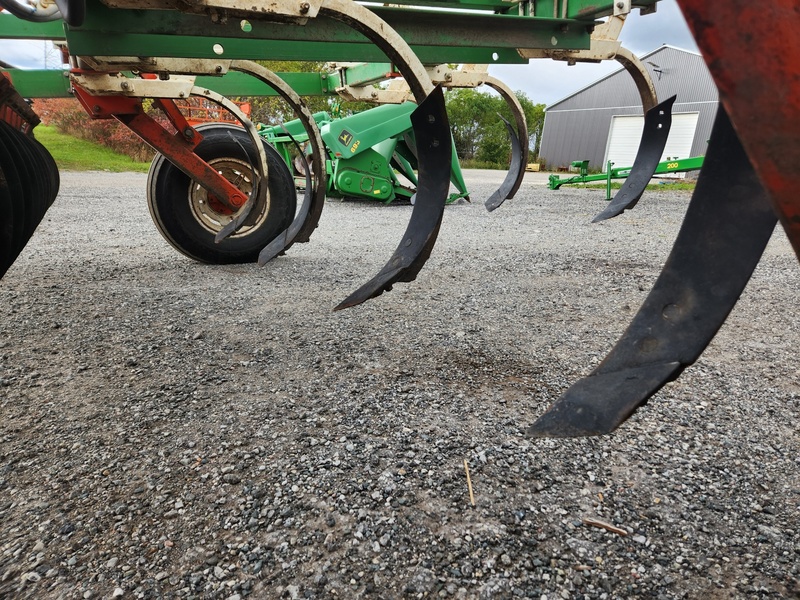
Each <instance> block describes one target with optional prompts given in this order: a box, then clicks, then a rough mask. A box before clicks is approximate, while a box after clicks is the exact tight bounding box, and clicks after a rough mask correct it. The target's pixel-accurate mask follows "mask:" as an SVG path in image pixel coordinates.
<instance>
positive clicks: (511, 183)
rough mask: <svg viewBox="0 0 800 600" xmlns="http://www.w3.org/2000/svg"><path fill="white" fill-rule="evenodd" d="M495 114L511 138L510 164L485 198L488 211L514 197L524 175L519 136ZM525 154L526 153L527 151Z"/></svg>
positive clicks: (505, 121) (509, 124)
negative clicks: (495, 188) (500, 181)
mask: <svg viewBox="0 0 800 600" xmlns="http://www.w3.org/2000/svg"><path fill="white" fill-rule="evenodd" d="M497 116H498V117H500V118H501V119H503V123H505V124H506V129H508V137H509V139H510V140H511V165H509V167H508V173H507V174H506V178H505V179H504V180H503V183H502V184H501V185H500V187H499V188H497V190H495V192H494V193H493V194H492V195H491V196H489V197H488V198H487V199H486V202H485V203H484V206H486V210H488V211H489V212H492V211H493V210H494V209H496V208H498V207H500V205H501V204H503V202H505V201H506V200H507V199H508V198H513V197H514V194H515V193H516V192H517V190H518V189H519V186H520V184H521V183H522V178H523V177H524V175H525V162H524V161H523V158H522V144H521V143H520V139H519V137H517V132H516V131H514V128H513V127H512V126H511V123H509V122H508V121H507V120H506V119H504V118H503V117H502V116H501V115H497ZM525 154H527V152H526V153H525Z"/></svg>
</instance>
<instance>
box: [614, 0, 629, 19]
mask: <svg viewBox="0 0 800 600" xmlns="http://www.w3.org/2000/svg"><path fill="white" fill-rule="evenodd" d="M629 12H631V0H614V16H615V17H618V16H620V15H627V14H628V13H629Z"/></svg>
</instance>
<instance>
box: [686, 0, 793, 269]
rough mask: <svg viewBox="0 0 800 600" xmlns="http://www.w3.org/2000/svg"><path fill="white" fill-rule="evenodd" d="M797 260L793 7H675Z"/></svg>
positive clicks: (689, 1) (713, 1)
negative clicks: (682, 15)
mask: <svg viewBox="0 0 800 600" xmlns="http://www.w3.org/2000/svg"><path fill="white" fill-rule="evenodd" d="M678 4H679V5H680V7H681V9H682V10H683V14H684V16H685V17H686V21H687V22H688V24H689V27H690V28H691V29H692V32H693V33H694V37H695V40H697V44H698V46H700V50H701V52H702V54H703V57H704V58H705V61H706V63H707V64H708V68H709V69H710V71H711V74H712V76H713V77H714V81H715V82H716V84H717V87H718V88H719V93H720V99H721V101H722V102H723V104H724V105H725V108H726V109H727V111H728V114H729V115H730V117H731V121H732V122H733V124H734V126H735V128H736V131H737V133H738V134H739V138H740V139H741V140H742V144H743V145H744V148H745V150H746V151H747V154H748V156H749V157H750V160H751V162H752V163H753V166H754V167H755V169H756V172H757V173H758V175H759V178H760V179H761V183H762V184H763V185H764V187H765V188H766V189H767V191H768V192H769V195H770V197H771V200H772V203H773V206H774V208H775V211H776V212H777V214H778V216H779V218H780V220H781V223H782V225H783V227H784V229H785V230H786V234H787V236H788V237H789V240H790V241H791V243H792V245H793V246H794V249H795V253H796V254H797V256H798V258H799V259H800V193H798V192H797V182H798V176H799V175H800V33H799V32H800V9H798V0H772V1H771V2H752V1H751V0H678Z"/></svg>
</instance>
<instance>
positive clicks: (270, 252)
mask: <svg viewBox="0 0 800 600" xmlns="http://www.w3.org/2000/svg"><path fill="white" fill-rule="evenodd" d="M283 131H284V133H285V134H286V135H288V136H289V139H290V140H292V143H293V144H294V146H295V148H297V151H298V152H299V158H300V160H301V161H302V164H303V167H304V169H303V172H304V173H305V174H306V189H305V191H304V192H303V203H302V204H301V205H300V210H299V211H298V212H297V214H298V217H296V218H295V219H294V220H293V221H292V223H291V225H289V227H288V229H285V230H284V231H283V232H282V233H280V234H279V235H278V237H276V238H275V239H274V240H272V241H271V242H270V243H269V244H267V245H266V246H265V247H264V249H263V250H261V252H260V253H259V254H258V265H259V266H261V267H263V266H264V265H265V264H267V263H268V262H269V261H271V260H272V259H273V258H275V257H276V256H278V255H279V254H280V253H281V252H283V251H284V250H285V249H286V248H288V247H289V246H290V245H291V241H292V240H293V239H295V237H296V236H297V232H298V231H300V228H301V227H302V226H303V223H304V222H305V218H306V216H307V215H308V213H309V210H310V209H311V200H312V196H313V194H314V185H313V184H312V183H311V167H310V166H309V164H308V161H307V160H306V157H305V155H304V154H303V149H302V148H301V147H300V144H298V143H297V140H295V139H294V137H292V134H291V133H289V131H288V130H287V129H286V127H284V128H283Z"/></svg>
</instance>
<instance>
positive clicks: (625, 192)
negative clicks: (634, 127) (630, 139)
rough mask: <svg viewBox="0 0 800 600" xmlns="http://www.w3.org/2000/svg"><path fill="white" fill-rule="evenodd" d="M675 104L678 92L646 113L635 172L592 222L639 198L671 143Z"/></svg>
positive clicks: (629, 204) (621, 210)
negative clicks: (668, 143)
mask: <svg viewBox="0 0 800 600" xmlns="http://www.w3.org/2000/svg"><path fill="white" fill-rule="evenodd" d="M673 104H675V96H673V97H672V98H668V99H667V100H664V101H663V102H662V103H661V104H657V105H656V106H654V107H653V108H651V109H650V110H648V111H647V114H646V115H645V117H644V131H643V132H642V141H641V143H640V144H639V150H638V152H637V153H636V160H634V161H633V167H632V168H631V174H630V175H628V177H627V179H625V183H624V184H622V187H621V188H620V190H619V192H617V195H616V196H614V197H613V198H612V199H611V202H609V204H608V206H606V208H605V209H604V210H603V211H602V212H601V213H600V214H598V215H597V216H596V217H595V218H594V219H592V223H597V222H599V221H605V220H606V219H611V218H612V217H616V216H617V215H619V214H622V213H623V212H624V211H626V210H628V209H629V208H633V207H634V206H636V203H637V202H639V199H640V198H641V197H642V194H644V190H645V189H646V188H647V184H648V183H650V180H651V179H652V178H653V173H655V171H656V168H657V167H658V163H659V162H660V161H661V155H662V154H664V147H665V146H666V145H667V137H669V130H670V127H671V126H672V105H673Z"/></svg>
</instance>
